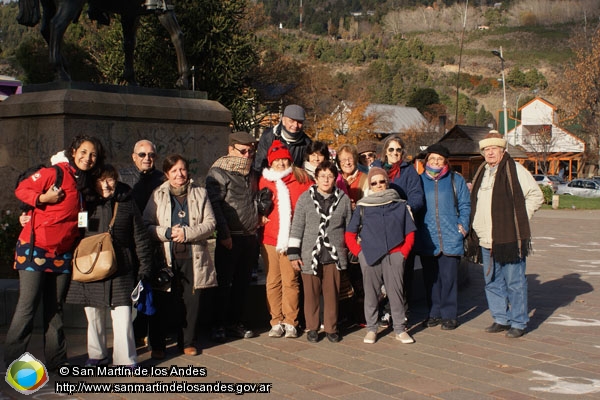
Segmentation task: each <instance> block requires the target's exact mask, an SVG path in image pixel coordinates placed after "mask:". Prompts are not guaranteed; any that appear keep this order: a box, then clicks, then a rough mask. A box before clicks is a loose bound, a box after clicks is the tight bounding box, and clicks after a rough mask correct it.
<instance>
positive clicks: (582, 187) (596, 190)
mask: <svg viewBox="0 0 600 400" xmlns="http://www.w3.org/2000/svg"><path fill="white" fill-rule="evenodd" d="M556 193H557V194H569V195H572V196H580V197H600V182H596V181H594V180H591V179H574V180H572V181H571V182H569V183H567V184H566V185H562V186H561V187H559V188H558V191H557V192H556Z"/></svg>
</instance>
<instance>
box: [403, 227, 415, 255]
mask: <svg viewBox="0 0 600 400" xmlns="http://www.w3.org/2000/svg"><path fill="white" fill-rule="evenodd" d="M414 244H415V232H414V231H413V232H411V233H409V234H408V235H406V237H405V238H404V243H402V244H401V245H400V252H401V253H402V255H403V256H404V258H407V257H408V255H409V254H410V251H411V250H412V248H413V245H414Z"/></svg>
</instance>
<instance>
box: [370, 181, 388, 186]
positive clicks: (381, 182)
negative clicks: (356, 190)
mask: <svg viewBox="0 0 600 400" xmlns="http://www.w3.org/2000/svg"><path fill="white" fill-rule="evenodd" d="M386 183H387V181H385V180H382V181H373V182H371V186H377V185H385V184H386Z"/></svg>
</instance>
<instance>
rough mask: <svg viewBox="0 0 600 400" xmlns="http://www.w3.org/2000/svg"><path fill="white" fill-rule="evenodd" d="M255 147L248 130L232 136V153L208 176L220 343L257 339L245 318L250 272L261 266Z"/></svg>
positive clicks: (216, 336)
mask: <svg viewBox="0 0 600 400" xmlns="http://www.w3.org/2000/svg"><path fill="white" fill-rule="evenodd" d="M255 143H256V140H255V139H254V137H252V136H251V135H250V134H249V133H247V132H235V133H232V134H230V135H229V147H228V153H227V155H226V156H223V157H221V158H219V159H218V160H217V161H215V162H214V164H213V165H212V167H210V169H209V170H208V174H207V176H206V191H207V192H208V197H209V198H210V203H211V205H212V208H213V211H214V213H215V218H216V219H217V244H216V248H215V268H216V270H217V281H218V282H219V287H218V289H217V295H216V304H215V306H216V307H215V313H216V315H215V322H216V325H215V327H214V328H213V331H212V335H211V336H212V339H213V340H214V341H216V342H223V341H225V339H226V335H228V336H233V337H238V338H251V337H253V336H254V332H252V331H251V330H250V329H247V328H246V327H245V326H244V325H243V324H242V323H241V320H240V319H241V316H242V315H243V307H244V303H245V301H246V291H247V288H248V285H249V284H250V272H251V271H252V268H253V267H254V266H255V265H256V263H257V262H258V239H257V236H256V229H257V227H258V210H257V207H256V202H255V196H256V191H257V187H258V185H257V179H256V175H255V174H254V172H253V170H252V161H253V156H254V144H255Z"/></svg>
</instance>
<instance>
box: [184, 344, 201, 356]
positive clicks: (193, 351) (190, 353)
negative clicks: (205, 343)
mask: <svg viewBox="0 0 600 400" xmlns="http://www.w3.org/2000/svg"><path fill="white" fill-rule="evenodd" d="M183 354H185V355H188V356H195V355H198V350H196V348H195V347H194V346H190V347H186V348H185V349H183Z"/></svg>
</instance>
